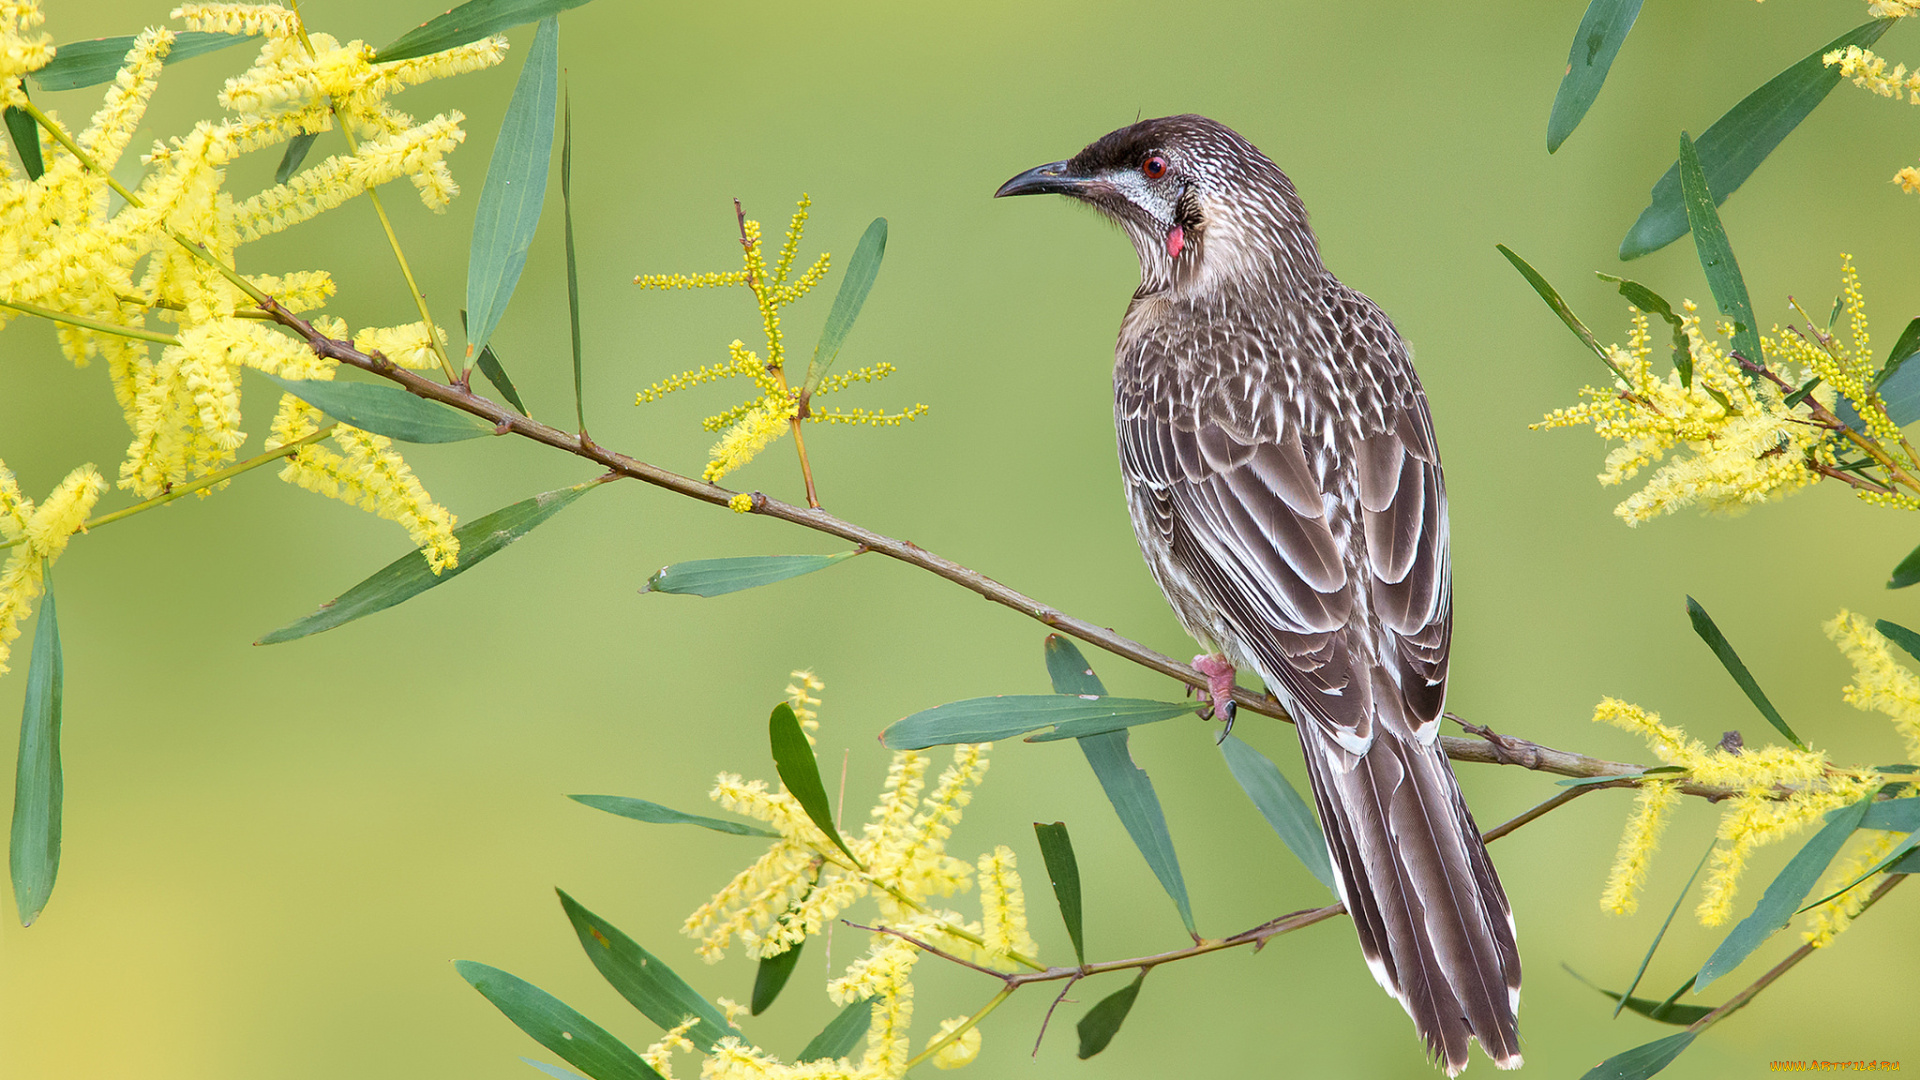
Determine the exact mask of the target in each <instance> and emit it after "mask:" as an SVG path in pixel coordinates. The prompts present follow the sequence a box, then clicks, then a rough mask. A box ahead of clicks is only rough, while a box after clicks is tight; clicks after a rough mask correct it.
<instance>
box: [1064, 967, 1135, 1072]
mask: <svg viewBox="0 0 1920 1080" xmlns="http://www.w3.org/2000/svg"><path fill="white" fill-rule="evenodd" d="M1146 981H1147V973H1146V971H1144V970H1142V971H1141V972H1140V974H1138V975H1135V976H1134V977H1133V981H1132V982H1130V983H1128V984H1127V985H1126V986H1125V987H1123V988H1121V989H1119V990H1115V991H1114V992H1113V993H1111V994H1108V995H1107V996H1106V997H1103V998H1101V999H1100V1001H1099V1003H1098V1004H1096V1005H1094V1007H1093V1008H1091V1009H1088V1010H1087V1015H1085V1016H1083V1017H1081V1018H1080V1023H1079V1024H1077V1025H1075V1027H1076V1028H1077V1029H1078V1030H1079V1032H1080V1060H1081V1061H1085V1060H1087V1059H1088V1058H1090V1057H1092V1056H1093V1055H1095V1054H1097V1053H1099V1052H1100V1051H1102V1050H1105V1049H1106V1048H1107V1044H1108V1043H1110V1042H1112V1041H1113V1037H1114V1036H1115V1035H1116V1034H1118V1033H1119V1031H1120V1025H1121V1024H1123V1023H1125V1022H1126V1019H1127V1013H1129V1012H1131V1011H1133V1002H1134V999H1135V998H1138V997H1139V996H1140V984H1141V983H1143V982H1146Z"/></svg>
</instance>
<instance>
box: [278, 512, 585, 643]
mask: <svg viewBox="0 0 1920 1080" xmlns="http://www.w3.org/2000/svg"><path fill="white" fill-rule="evenodd" d="M597 484H598V481H594V480H589V481H587V482H586V483H584V484H576V485H574V486H573V487H570V488H561V489H559V490H557V491H549V492H545V493H543V494H540V495H535V496H534V497H533V498H531V499H522V500H520V501H519V502H517V503H514V504H513V505H512V506H504V507H501V508H500V509H498V510H495V511H494V512H493V513H491V514H488V515H486V516H485V517H480V518H475V519H474V520H472V521H469V522H467V523H466V524H465V525H462V526H460V527H459V528H457V529H455V530H453V535H454V536H455V537H456V538H457V539H458V540H459V541H460V565H458V566H456V567H454V568H452V569H451V570H442V571H441V572H440V573H439V575H438V576H436V575H435V574H434V572H433V571H432V570H431V569H429V568H428V567H427V556H426V554H425V553H424V552H422V551H420V550H418V549H415V550H413V551H409V552H407V553H406V554H405V555H402V556H400V557H399V558H398V559H395V560H393V561H392V562H390V563H388V564H387V565H386V566H384V567H382V568H380V569H379V570H377V571H375V572H374V574H373V576H372V577H369V578H367V579H366V580H365V581H362V582H361V583H360V584H358V585H355V586H354V587H353V588H351V589H348V590H347V591H346V592H343V593H341V594H340V595H339V596H336V597H334V598H333V599H332V600H329V601H327V602H326V603H324V604H321V605H320V607H319V608H318V609H317V610H315V611H314V612H313V614H311V615H307V616H305V617H303V618H299V619H295V620H294V621H293V622H290V623H288V624H287V625H285V626H283V627H281V628H280V629H278V630H275V631H273V632H272V633H270V634H268V635H266V636H265V637H263V638H261V639H260V640H258V641H256V642H254V644H255V645H278V644H280V643H281V642H283V641H293V640H295V639H296V638H303V637H306V636H307V635H309V634H317V633H319V632H321V631H322V630H331V629H333V628H334V627H336V626H340V625H342V624H345V623H350V622H352V621H353V620H355V619H363V618H365V617H367V616H368V615H371V614H373V613H374V612H376V611H385V610H386V609H388V608H390V607H392V606H394V605H395V604H400V603H404V602H406V601H408V600H411V599H413V598H414V597H416V596H418V595H420V594H421V593H423V592H426V591H427V590H428V589H431V588H433V587H434V586H436V585H444V584H446V583H447V582H449V581H452V580H453V579H454V578H457V577H459V576H460V575H461V574H464V573H466V572H467V571H469V570H471V569H473V568H474V567H475V566H478V565H479V564H480V563H482V562H484V561H485V560H486V559H488V558H489V557H491V556H493V555H494V554H496V553H498V552H499V551H500V549H501V548H504V547H506V546H507V545H508V544H511V543H513V542H514V541H516V540H518V539H520V538H521V537H523V536H525V535H527V534H528V533H530V532H532V531H533V530H534V529H535V528H536V527H537V526H539V525H540V523H541V522H544V521H546V520H547V519H548V518H550V517H552V516H553V515H555V514H557V513H559V512H560V511H561V510H563V509H565V508H566V507H567V505H568V504H570V503H572V502H573V500H575V499H577V498H579V497H580V496H582V495H584V494H586V492H587V490H588V489H589V488H592V487H595V486H597Z"/></svg>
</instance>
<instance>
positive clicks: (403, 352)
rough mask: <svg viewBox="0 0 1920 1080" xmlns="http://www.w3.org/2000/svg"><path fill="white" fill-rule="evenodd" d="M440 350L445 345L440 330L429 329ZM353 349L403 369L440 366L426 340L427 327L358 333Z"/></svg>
mask: <svg viewBox="0 0 1920 1080" xmlns="http://www.w3.org/2000/svg"><path fill="white" fill-rule="evenodd" d="M433 331H434V334H435V335H436V336H438V337H439V339H440V345H441V347H442V348H445V347H446V344H447V331H446V329H445V328H444V327H439V326H436V327H434V328H433ZM353 347H354V348H356V349H359V350H360V351H361V352H364V353H376V352H377V353H380V354H381V355H382V356H385V357H386V358H387V359H389V360H391V361H393V362H394V363H396V364H399V365H400V366H401V367H404V368H433V367H439V366H440V356H439V354H438V353H436V352H434V350H433V342H432V340H431V339H430V338H428V337H427V324H426V323H423V322H410V323H407V324H406V325H404V326H383V327H375V328H368V329H365V330H361V331H360V332H358V333H356V334H354V335H353Z"/></svg>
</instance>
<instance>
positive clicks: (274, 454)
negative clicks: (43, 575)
mask: <svg viewBox="0 0 1920 1080" xmlns="http://www.w3.org/2000/svg"><path fill="white" fill-rule="evenodd" d="M338 426H339V425H338V424H328V425H326V426H325V427H323V428H321V429H320V430H318V431H316V432H314V433H313V434H311V435H307V436H305V437H303V438H299V439H295V440H294V441H292V442H290V443H287V444H285V445H282V446H276V447H274V448H273V449H271V450H268V451H267V452H266V453H264V454H258V455H255V456H254V457H250V458H248V459H247V460H245V461H242V462H239V463H238V464H234V465H229V466H227V467H226V468H224V469H221V470H220V471H219V472H212V473H208V474H207V475H205V476H202V477H201V478H199V479H198V480H195V481H194V482H193V483H191V484H181V485H180V486H179V487H177V488H173V489H172V490H170V491H167V492H166V493H165V494H162V495H155V496H154V497H153V498H151V499H148V500H147V501H145V502H138V503H134V504H133V505H132V506H129V507H126V508H125V509H121V510H115V511H114V512H113V513H111V514H103V515H101V516H100V517H97V518H94V519H93V520H92V521H89V522H87V523H85V524H83V525H81V526H80V529H79V531H80V532H88V531H90V530H93V529H97V528H99V527H100V526H102V525H111V524H113V523H114V522H116V521H119V520H121V519H122V518H130V517H132V516H133V515H135V514H138V513H142V512H144V511H147V510H151V509H153V508H154V507H156V506H165V505H166V504H168V503H170V502H172V501H173V500H175V499H178V498H180V497H182V496H185V495H191V494H193V493H194V492H196V491H204V490H205V489H207V488H210V487H213V486H214V485H216V484H219V483H222V482H224V481H227V480H231V479H233V478H234V477H236V476H239V475H240V474H241V473H243V472H249V471H251V470H253V469H257V468H259V467H260V466H262V465H265V464H268V463H269V462H273V461H278V460H279V459H281V458H283V457H286V456H287V455H288V454H291V453H293V452H294V451H296V450H299V449H300V448H301V447H303V446H311V445H312V444H314V443H317V442H319V441H320V440H321V439H324V438H326V437H327V436H329V435H331V434H333V429H334V428H336V427H338ZM24 543H26V538H25V537H21V538H20V539H18V540H7V541H0V549H5V548H10V547H14V546H16V545H19V544H24Z"/></svg>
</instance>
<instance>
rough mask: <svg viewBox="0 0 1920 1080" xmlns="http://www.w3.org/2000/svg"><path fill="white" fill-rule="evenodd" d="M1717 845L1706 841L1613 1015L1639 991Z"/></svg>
mask: <svg viewBox="0 0 1920 1080" xmlns="http://www.w3.org/2000/svg"><path fill="white" fill-rule="evenodd" d="M1719 844H1720V838H1719V837H1717V836H1716V837H1714V838H1712V839H1710V840H1708V841H1707V850H1705V851H1703V852H1701V853H1700V861H1699V862H1698V863H1696V864H1694V867H1693V873H1691V874H1688V875H1687V883H1686V884H1685V885H1682V886H1680V895H1678V896H1676V897H1674V898H1673V908H1672V909H1671V910H1669V911H1668V912H1667V918H1666V921H1665V922H1663V923H1661V924H1660V931H1659V932H1658V933H1656V934H1654V935H1653V944H1651V945H1648V946H1647V955H1645V956H1643V957H1641V958H1640V970H1638V971H1636V972H1634V973H1633V981H1632V982H1630V983H1628V984H1627V993H1626V997H1621V998H1619V999H1618V1000H1619V1002H1620V1004H1619V1005H1618V1006H1615V1008H1614V1010H1613V1015H1615V1016H1619V1015H1620V1010H1621V1009H1623V1008H1626V1005H1627V998H1630V997H1632V996H1633V992H1634V991H1635V990H1638V989H1640V980H1641V979H1642V978H1644V977H1645V976H1646V974H1647V965H1648V964H1651V963H1653V954H1654V953H1656V952H1659V951H1660V942H1661V941H1663V940H1664V939H1665V938H1666V936H1667V928H1668V927H1670V926H1672V925H1673V917H1674V916H1675V915H1678V914H1680V904H1681V903H1682V902H1683V901H1685V900H1686V898H1687V894H1688V893H1690V892H1692V891H1693V883H1694V882H1695V881H1697V880H1699V878H1700V871H1702V870H1705V869H1706V868H1707V857H1708V856H1710V855H1712V854H1713V849H1714V848H1715V847H1718V846H1719Z"/></svg>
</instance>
